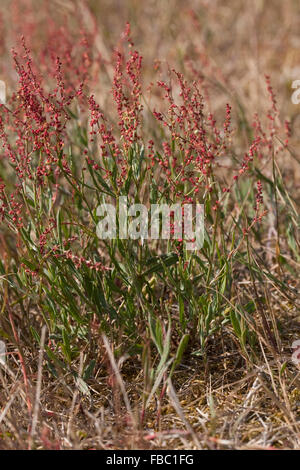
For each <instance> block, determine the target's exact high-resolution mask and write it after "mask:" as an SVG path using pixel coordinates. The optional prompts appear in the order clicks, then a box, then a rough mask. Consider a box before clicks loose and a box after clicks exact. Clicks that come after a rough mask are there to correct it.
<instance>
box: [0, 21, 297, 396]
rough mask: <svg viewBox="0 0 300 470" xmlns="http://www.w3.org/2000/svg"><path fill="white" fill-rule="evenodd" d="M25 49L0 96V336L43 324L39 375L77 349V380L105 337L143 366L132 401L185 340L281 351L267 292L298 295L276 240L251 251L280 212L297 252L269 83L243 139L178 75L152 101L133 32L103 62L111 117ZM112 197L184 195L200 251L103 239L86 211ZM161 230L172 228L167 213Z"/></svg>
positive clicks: (84, 73)
mask: <svg viewBox="0 0 300 470" xmlns="http://www.w3.org/2000/svg"><path fill="white" fill-rule="evenodd" d="M126 40H127V41H126ZM22 44H23V52H22V53H17V52H14V53H13V59H14V62H15V69H16V73H17V75H18V78H19V87H18V89H17V90H16V91H15V93H13V94H12V95H11V96H10V97H8V98H7V104H6V105H4V104H1V105H0V106H1V109H0V111H1V117H0V136H1V141H2V151H1V159H0V175H1V185H0V201H1V205H0V215H1V235H0V236H1V247H2V248H1V250H2V251H1V258H0V271H1V272H0V274H1V278H0V283H1V314H0V326H1V329H0V335H1V337H2V338H8V339H10V340H11V341H12V342H14V343H16V345H17V346H19V344H20V341H19V340H20V338H21V339H22V344H25V345H26V346H27V347H28V348H30V347H32V345H33V344H34V342H38V343H39V342H40V331H41V327H42V325H43V324H46V325H47V331H48V339H47V345H46V352H47V355H48V365H49V368H50V370H51V371H52V372H53V374H58V373H59V371H61V370H63V369H64V368H69V370H72V363H73V361H76V359H77V357H78V356H79V354H80V353H84V364H83V375H82V377H83V379H85V380H88V379H89V377H90V376H91V375H92V374H93V370H94V368H95V367H96V366H97V364H96V359H95V358H97V357H98V356H97V354H96V352H95V351H96V350H97V349H98V348H99V338H101V335H102V334H105V335H106V336H108V337H110V338H111V341H112V342H113V343H114V352H115V355H116V356H121V355H123V354H124V353H126V354H128V355H129V356H132V357H139V360H140V361H141V362H142V364H143V367H144V371H145V375H146V382H147V383H146V385H145V403H144V404H146V403H148V402H149V397H148V395H147V393H150V390H152V392H153V388H151V385H153V383H154V384H156V385H155V386H156V388H157V387H158V385H159V383H160V381H161V380H163V378H166V377H167V375H168V374H169V375H170V374H172V373H173V372H174V369H175V367H177V366H178V365H179V364H180V362H181V360H182V357H183V354H184V352H185V351H186V350H187V348H188V347H189V348H190V349H189V350H190V352H191V353H192V354H196V355H199V356H202V357H203V358H204V359H205V357H206V353H207V348H208V345H209V343H210V342H212V340H214V341H215V342H216V343H217V342H218V341H220V340H222V341H231V339H232V340H233V341H234V342H236V343H237V344H239V347H240V350H241V353H242V356H243V357H244V358H251V359H253V360H255V354H256V343H257V342H258V341H259V342H261V343H263V344H264V345H266V346H267V347H269V348H270V349H271V350H272V351H273V352H274V353H276V352H277V351H279V350H280V338H279V335H278V329H277V326H278V325H277V323H276V320H275V319H274V317H273V315H272V310H270V309H269V301H268V290H267V288H266V286H267V285H268V283H269V282H270V283H271V284H272V286H273V287H274V288H275V289H277V291H278V293H279V294H280V295H281V293H282V295H284V296H285V297H286V298H290V299H293V296H294V294H293V292H292V291H290V289H289V287H288V286H287V285H286V283H285V274H284V269H285V266H286V265H287V264H288V260H287V258H286V257H285V256H284V255H283V253H282V252H281V250H280V243H279V241H278V240H279V239H278V238H277V240H275V241H274V246H273V245H272V246H270V249H273V248H274V253H273V252H272V253H273V254H272V257H273V258H274V257H275V258H276V259H277V270H276V271H275V272H274V271H273V270H271V268H270V267H269V265H268V260H267V259H265V258H264V257H263V256H261V253H260V249H259V246H260V244H261V243H262V240H263V239H264V234H265V232H266V230H268V229H269V226H270V224H269V222H268V224H266V223H265V220H266V219H268V218H269V217H270V213H271V216H273V214H275V219H274V222H272V224H273V225H272V227H273V228H274V231H275V233H277V237H278V234H279V232H280V230H283V229H281V227H280V224H281V221H283V223H284V225H283V227H284V230H287V236H288V237H289V244H290V249H291V251H292V252H293V254H294V256H299V254H297V250H298V248H297V245H296V242H295V232H296V223H297V221H296V217H297V215H296V214H295V210H294V205H293V202H292V200H291V199H290V198H289V196H288V195H287V193H286V190H285V188H284V184H283V182H282V179H281V174H280V170H279V168H278V166H277V163H276V159H277V158H278V155H280V154H282V153H284V152H287V145H288V142H287V140H285V141H284V143H283V144H281V139H282V137H281V134H280V132H281V128H280V122H279V116H278V111H277V108H276V102H275V98H274V93H273V90H272V87H271V85H270V80H269V78H267V86H268V90H269V93H270V97H271V101H272V107H271V110H270V111H268V118H267V121H268V122H269V123H270V124H269V125H267V126H266V129H264V128H263V124H262V123H261V122H260V120H259V118H258V117H257V116H256V117H255V119H254V123H253V125H252V126H248V133H247V144H245V140H244V141H243V143H241V142H240V140H239V139H238V137H236V135H235V126H236V125H237V123H236V122H235V121H236V120H235V118H234V114H233V113H232V108H231V106H230V105H229V104H227V106H226V109H225V110H224V117H223V120H221V118H220V117H218V119H217V118H215V117H214V115H213V112H212V111H211V110H210V108H209V106H208V105H206V103H205V100H204V98H203V96H202V91H201V84H200V82H199V83H198V82H197V81H195V82H192V83H189V82H188V81H187V80H186V79H185V78H184V76H183V75H182V74H181V73H178V72H176V71H175V70H169V71H168V74H167V75H166V76H167V78H165V79H163V78H161V79H160V80H159V81H158V82H157V89H156V92H155V93H156V98H155V103H156V104H155V109H153V110H151V109H150V108H149V106H148V102H147V99H146V97H145V96H146V95H145V94H144V85H143V81H142V57H141V55H140V54H139V53H138V52H137V51H136V50H135V49H134V46H133V43H132V41H131V39H130V30H129V27H127V30H126V33H125V35H124V37H123V43H122V51H121V50H120V51H118V52H116V53H115V56H114V62H115V69H114V70H115V71H114V78H113V83H112V96H111V101H112V109H113V111H111V110H110V113H109V117H108V114H107V113H106V112H105V110H102V109H101V107H100V106H99V104H97V98H96V96H94V95H93V92H92V91H91V90H90V89H89V81H88V70H87V68H86V67H84V68H83V70H80V69H78V70H77V73H76V81H75V82H74V83H73V85H72V81H68V87H66V83H65V77H64V66H63V63H62V62H61V60H62V59H60V58H58V57H57V58H55V59H54V60H53V69H52V70H53V73H52V77H50V78H48V79H47V80H45V78H43V76H42V74H41V73H40V72H39V70H38V68H37V65H36V64H34V63H33V60H32V58H31V54H30V51H29V50H28V48H27V46H26V43H25V40H23V41H22ZM49 61H50V58H49ZM69 78H70V77H69ZM146 105H147V106H146ZM114 113H115V115H116V119H115V120H114V119H113V114H114ZM218 122H220V124H218ZM286 129H287V130H288V127H287V126H286ZM276 136H277V137H278V139H276ZM235 139H237V141H236V143H235ZM283 139H284V138H283ZM121 198H123V199H121ZM124 198H127V199H126V200H127V202H128V205H132V204H143V205H144V206H145V207H148V208H150V205H151V204H165V205H168V206H172V205H174V204H180V207H181V209H182V214H184V211H185V207H187V205H192V206H195V205H196V204H203V207H204V224H205V232H204V241H203V245H202V247H201V249H198V250H188V249H187V246H186V243H187V240H185V239H181V238H178V237H177V238H176V237H171V238H170V239H169V240H163V239H159V238H157V239H154V240H153V239H151V238H148V239H146V240H145V239H137V240H134V239H132V238H128V239H126V238H121V237H119V236H116V237H113V238H111V239H109V238H106V239H100V238H99V237H98V236H97V226H98V224H99V220H100V219H99V212H98V211H97V208H98V207H99V206H101V205H102V204H111V205H113V206H114V207H115V208H116V209H119V204H120V201H122V200H124ZM118 213H119V212H118V210H116V214H117V217H116V225H117V226H118V227H119V224H120V220H119V219H118ZM102 215H103V214H102ZM136 215H138V214H136ZM130 220H131V221H132V220H134V217H133V216H132V218H131V219H130ZM272 220H273V219H272ZM268 221H269V219H268ZM169 224H170V230H171V233H172V231H173V232H174V231H175V227H174V214H173V213H172V212H171V214H170V218H169ZM136 225H137V230H138V224H136ZM272 243H273V242H272ZM289 269H291V270H292V269H293V267H292V266H289ZM241 278H245V279H246V281H245V283H244V286H243V288H242V289H241V284H240V283H238V280H239V279H241ZM29 331H30V332H31V335H28V332H29ZM19 348H20V351H19V352H20V358H23V359H22V360H23V361H24V353H23V351H22V348H21V347H20V346H19ZM147 371H148V372H147ZM147 374H148V375H147ZM83 383H84V382H83ZM162 393H163V392H162Z"/></svg>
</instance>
